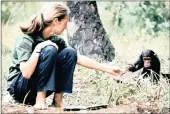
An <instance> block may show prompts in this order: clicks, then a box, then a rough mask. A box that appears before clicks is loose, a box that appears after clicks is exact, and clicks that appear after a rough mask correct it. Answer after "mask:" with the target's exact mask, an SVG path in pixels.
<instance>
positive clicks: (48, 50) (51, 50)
mask: <svg viewBox="0 0 170 114" xmlns="http://www.w3.org/2000/svg"><path fill="white" fill-rule="evenodd" d="M42 53H44V54H45V55H47V56H57V48H56V47H54V46H52V45H49V46H46V47H45V48H43V50H42Z"/></svg>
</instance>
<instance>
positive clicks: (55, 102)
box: [52, 93, 64, 112]
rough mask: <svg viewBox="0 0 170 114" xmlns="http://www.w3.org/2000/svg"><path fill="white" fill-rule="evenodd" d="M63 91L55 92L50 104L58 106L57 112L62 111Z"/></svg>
mask: <svg viewBox="0 0 170 114" xmlns="http://www.w3.org/2000/svg"><path fill="white" fill-rule="evenodd" d="M62 96H63V93H55V95H54V99H53V103H52V105H53V106H55V107H57V108H58V111H59V112H62V111H63V107H64V106H63V101H62Z"/></svg>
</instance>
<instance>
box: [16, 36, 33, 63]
mask: <svg viewBox="0 0 170 114" xmlns="http://www.w3.org/2000/svg"><path fill="white" fill-rule="evenodd" d="M16 51H17V57H18V61H19V63H20V62H22V61H27V60H28V59H29V58H30V56H31V54H32V51H33V42H32V41H31V40H29V39H27V38H22V39H20V40H19V42H18V44H17V46H16Z"/></svg>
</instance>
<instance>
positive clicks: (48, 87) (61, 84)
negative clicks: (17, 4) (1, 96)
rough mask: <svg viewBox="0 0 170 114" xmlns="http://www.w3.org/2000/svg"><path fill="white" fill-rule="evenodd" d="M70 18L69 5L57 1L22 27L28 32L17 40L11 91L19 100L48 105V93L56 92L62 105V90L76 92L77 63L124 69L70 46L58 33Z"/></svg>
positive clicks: (106, 69) (113, 71)
mask: <svg viewBox="0 0 170 114" xmlns="http://www.w3.org/2000/svg"><path fill="white" fill-rule="evenodd" d="M68 18H69V17H68V10H67V8H66V7H64V6H62V5H59V4H53V5H52V6H50V7H46V8H44V9H43V10H41V11H40V12H39V13H38V14H37V15H35V16H34V18H32V19H31V21H30V23H29V24H27V25H26V26H22V27H21V30H22V32H23V33H24V35H23V36H21V37H19V38H18V39H17V40H16V44H15V48H14V50H13V59H12V65H11V67H10V69H9V78H8V85H9V87H8V91H9V93H10V95H12V96H13V98H14V99H15V100H17V101H19V102H23V101H24V102H25V103H26V104H31V105H34V104H35V105H34V106H35V108H39V109H44V108H46V104H45V100H46V97H48V96H49V95H50V94H52V93H53V92H54V93H55V95H54V102H55V105H56V106H57V107H62V105H63V104H62V94H63V93H64V92H67V93H72V86H73V72H74V69H75V65H76V64H79V65H82V66H84V67H88V68H92V69H96V70H100V71H104V72H108V73H110V74H112V75H120V73H122V71H121V70H120V69H119V68H117V67H110V66H106V65H104V64H101V63H98V62H96V61H94V60H92V59H90V58H88V57H85V56H83V55H78V54H77V52H76V50H74V49H73V48H70V47H67V46H66V44H65V42H64V40H63V39H62V38H60V37H58V36H57V35H59V34H61V33H62V32H63V31H64V29H66V28H67V22H68Z"/></svg>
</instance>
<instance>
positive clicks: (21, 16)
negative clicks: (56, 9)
mask: <svg viewBox="0 0 170 114" xmlns="http://www.w3.org/2000/svg"><path fill="white" fill-rule="evenodd" d="M42 3H43V2H2V18H1V19H2V23H3V24H5V25H7V26H8V25H11V24H17V23H18V22H23V21H24V20H27V19H28V18H30V16H32V15H33V14H35V13H36V12H37V11H38V10H39V9H40V7H41V5H42ZM35 11H36V12H35Z"/></svg>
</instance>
